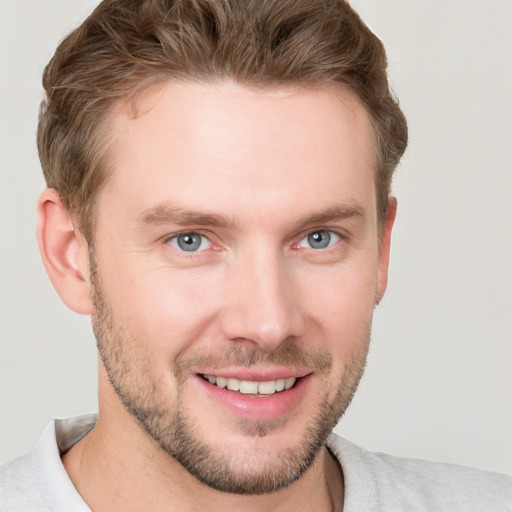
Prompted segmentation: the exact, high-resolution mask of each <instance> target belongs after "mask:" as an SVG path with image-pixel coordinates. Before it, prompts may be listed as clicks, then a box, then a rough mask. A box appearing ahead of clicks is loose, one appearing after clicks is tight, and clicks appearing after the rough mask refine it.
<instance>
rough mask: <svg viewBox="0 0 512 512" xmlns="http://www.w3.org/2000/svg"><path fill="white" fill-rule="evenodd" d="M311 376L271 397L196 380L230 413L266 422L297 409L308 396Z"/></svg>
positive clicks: (199, 379)
mask: <svg viewBox="0 0 512 512" xmlns="http://www.w3.org/2000/svg"><path fill="white" fill-rule="evenodd" d="M311 375H312V374H310V375H306V376H305V377H301V378H300V379H298V381H297V382H296V383H295V385H294V386H293V387H292V388H291V389H288V390H286V391H280V392H278V393H275V394H273V395H269V396H262V395H259V396H255V395H244V394H243V393H240V392H238V391H229V390H228V389H226V388H219V387H218V386H215V385H214V384H210V383H209V382H208V381H207V380H205V379H203V378H202V377H200V376H197V377H196V380H197V381H198V384H199V385H200V386H202V387H203V389H204V390H205V391H206V393H208V396H209V397H211V398H212V399H213V400H215V401H216V402H217V403H219V404H220V405H221V406H222V407H224V408H225V409H227V410H228V411H229V412H230V413H232V414H234V415H235V416H238V417H239V418H243V419H247V420H253V421H264V420H274V419H277V418H280V417H283V416H284V415H286V414H290V413H291V412H292V411H293V410H294V409H296V408H297V407H298V405H299V404H300V402H301V400H302V399H303V398H304V396H305V394H306V391H307V389H308V387H309V384H310V380H311Z"/></svg>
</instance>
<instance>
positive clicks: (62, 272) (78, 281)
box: [37, 188, 92, 315]
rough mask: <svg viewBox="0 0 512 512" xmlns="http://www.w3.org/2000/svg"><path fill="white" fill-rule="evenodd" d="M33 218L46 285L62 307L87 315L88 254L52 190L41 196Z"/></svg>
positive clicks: (66, 211)
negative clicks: (59, 300)
mask: <svg viewBox="0 0 512 512" xmlns="http://www.w3.org/2000/svg"><path fill="white" fill-rule="evenodd" d="M37 214H38V220H39V221H38V225H37V241H38V243H39V250H40V251H41V256H42V258H43V263H44V266H45V268H46V272H47V273H48V276H49V277H50V281H51V282H52V284H53V286H54V288H55V290H57V293H58V294H59V295H60V298H61V299H62V300H63V302H64V303H65V304H66V306H68V307H69V308H71V309H72V310H73V311H76V312H77V313H81V314H83V315H90V314H91V312H92V307H91V301H90V298H89V297H90V282H89V250H88V245H87V242H86V240H85V238H84V236H83V235H82V234H81V233H80V231H79V230H78V229H77V228H75V226H74V225H73V222H72V220H71V218H70V214H69V212H68V210H67V209H66V207H65V206H64V204H63V202H62V199H61V198H60V195H59V193H58V192H57V191H56V190H55V189H51V188H48V189H46V190H44V191H43V192H42V193H41V195H40V196H39V199H38V202H37Z"/></svg>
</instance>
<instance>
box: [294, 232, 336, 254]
mask: <svg viewBox="0 0 512 512" xmlns="http://www.w3.org/2000/svg"><path fill="white" fill-rule="evenodd" d="M340 239H341V237H340V235H338V234H336V233H334V232H333V231H328V230H327V229H320V230H318V231H313V232H312V233H309V234H308V235H306V236H305V237H304V238H303V239H302V240H301V241H300V243H299V247H308V248H310V249H326V248H327V247H330V246H331V245H334V244H335V243H336V242H338V241H339V240H340Z"/></svg>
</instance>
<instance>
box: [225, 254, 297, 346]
mask: <svg viewBox="0 0 512 512" xmlns="http://www.w3.org/2000/svg"><path fill="white" fill-rule="evenodd" d="M225 284H226V289H225V298H226V301H225V307H224V308H223V311H222V313H221V316H222V320H221V323H222V330H223V334H224V336H225V337H226V338H227V339H229V340H232V341H236V342H238V343H243V344H245V345H246V346H248V347H249V346H252V347H251V348H258V349H259V350H262V351H266V352H270V351H272V350H275V349H276V348H277V347H278V346H279V345H280V344H281V343H283V342H285V341H286V340H288V339H290V338H297V337H300V336H301V335H302V330H303V327H304V325H303V323H304V320H303V316H302V314H301V311H300V307H299V303H300V290H299V289H298V283H296V279H295V278H294V273H293V269H292V268H291V265H290V262H288V261H286V256H284V255H282V254H279V253H278V252H273V251H268V252H266V253H265V252H263V251H261V250H260V251H252V254H251V256H250V257H247V258H240V259H239V260H238V261H237V262H236V263H235V264H234V268H233V267H232V268H231V269H230V272H229V278H228V279H227V281H226V283H225Z"/></svg>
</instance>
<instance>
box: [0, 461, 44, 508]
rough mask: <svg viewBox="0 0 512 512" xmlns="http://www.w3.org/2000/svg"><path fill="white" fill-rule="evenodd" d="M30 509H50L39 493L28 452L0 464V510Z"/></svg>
mask: <svg viewBox="0 0 512 512" xmlns="http://www.w3.org/2000/svg"><path fill="white" fill-rule="evenodd" d="M32 510H33V511H36V510H37V511H42V512H43V511H46V510H50V509H49V508H48V507H47V505H46V504H45V500H44V497H43V495H42V494H41V491H40V488H39V485H38V483H37V480H36V477H35V474H34V471H33V469H32V457H31V455H30V454H29V455H24V456H23V457H20V458H18V459H15V460H13V461H11V462H9V463H7V464H4V465H2V466H0V512H18V511H20V512H21V511H23V512H29V511H32Z"/></svg>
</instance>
